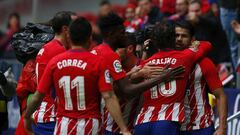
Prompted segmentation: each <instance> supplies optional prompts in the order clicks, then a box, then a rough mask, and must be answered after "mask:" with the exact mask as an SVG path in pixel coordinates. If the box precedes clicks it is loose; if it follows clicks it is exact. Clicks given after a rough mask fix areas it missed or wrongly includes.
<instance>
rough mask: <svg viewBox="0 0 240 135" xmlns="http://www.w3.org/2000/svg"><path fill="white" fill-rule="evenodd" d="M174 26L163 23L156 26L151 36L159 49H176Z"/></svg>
mask: <svg viewBox="0 0 240 135" xmlns="http://www.w3.org/2000/svg"><path fill="white" fill-rule="evenodd" d="M175 37H176V36H175V27H174V25H171V24H168V23H165V22H162V23H158V24H156V25H155V27H154V29H153V33H152V35H151V41H152V43H153V45H154V46H156V47H157V48H158V49H166V48H171V49H174V48H175Z"/></svg>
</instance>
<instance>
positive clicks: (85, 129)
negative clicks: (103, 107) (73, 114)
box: [54, 117, 100, 135]
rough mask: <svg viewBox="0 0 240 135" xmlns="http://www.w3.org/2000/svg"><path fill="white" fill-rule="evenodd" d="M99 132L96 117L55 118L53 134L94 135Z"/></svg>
mask: <svg viewBox="0 0 240 135" xmlns="http://www.w3.org/2000/svg"><path fill="white" fill-rule="evenodd" d="M99 133H100V127H99V120H97V119H70V118H67V117H62V118H58V119H57V123H56V126H55V131H54V135H62V134H67V135H79V134H81V135H96V134H99Z"/></svg>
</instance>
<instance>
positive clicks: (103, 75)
mask: <svg viewBox="0 0 240 135" xmlns="http://www.w3.org/2000/svg"><path fill="white" fill-rule="evenodd" d="M99 63H100V64H99V81H98V86H99V91H100V92H105V91H112V84H111V77H110V73H109V70H108V69H107V65H106V63H105V61H104V59H101V60H100V62H99Z"/></svg>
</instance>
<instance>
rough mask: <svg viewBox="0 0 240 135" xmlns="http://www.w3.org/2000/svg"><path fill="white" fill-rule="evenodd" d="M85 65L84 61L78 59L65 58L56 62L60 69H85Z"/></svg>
mask: <svg viewBox="0 0 240 135" xmlns="http://www.w3.org/2000/svg"><path fill="white" fill-rule="evenodd" d="M86 66H87V63H86V62H84V61H82V60H78V59H66V60H62V61H59V62H58V63H57V67H58V69H62V68H66V67H77V68H81V69H83V70H85V68H86Z"/></svg>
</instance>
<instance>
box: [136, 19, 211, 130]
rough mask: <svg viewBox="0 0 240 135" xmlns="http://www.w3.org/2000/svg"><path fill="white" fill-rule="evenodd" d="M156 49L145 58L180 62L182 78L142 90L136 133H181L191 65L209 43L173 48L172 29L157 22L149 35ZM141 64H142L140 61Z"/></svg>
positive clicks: (159, 63)
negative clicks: (185, 47)
mask: <svg viewBox="0 0 240 135" xmlns="http://www.w3.org/2000/svg"><path fill="white" fill-rule="evenodd" d="M151 41H152V43H153V44H154V45H155V46H157V47H158V48H159V50H160V51H159V52H158V53H156V54H154V55H153V56H152V57H150V58H149V59H147V60H146V61H144V63H145V64H146V63H151V64H153V65H156V66H159V67H164V66H165V65H168V64H169V65H170V68H175V67H176V66H179V65H183V66H184V67H185V73H184V76H183V78H181V79H176V80H172V81H170V82H167V83H160V84H158V85H156V86H155V87H153V88H151V89H150V91H146V92H144V101H143V107H142V109H141V112H140V114H139V115H138V118H137V120H136V126H135V134H136V135H146V134H149V135H158V134H159V133H161V134H168V135H176V134H179V133H180V123H181V122H183V121H184V118H185V114H184V96H185V88H186V85H187V80H188V76H189V74H190V71H191V68H192V66H193V64H194V62H196V61H197V60H198V59H200V58H201V57H203V55H205V54H206V53H207V52H208V51H209V50H210V49H211V45H210V44H209V43H208V42H201V43H199V42H196V45H197V46H198V45H199V44H200V46H199V48H198V50H195V49H196V48H194V49H186V50H184V51H175V50H174V49H175V28H174V27H173V26H170V25H168V24H165V23H160V24H157V25H156V26H155V27H154V30H153V36H152V37H151ZM143 65H144V64H143Z"/></svg>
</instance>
